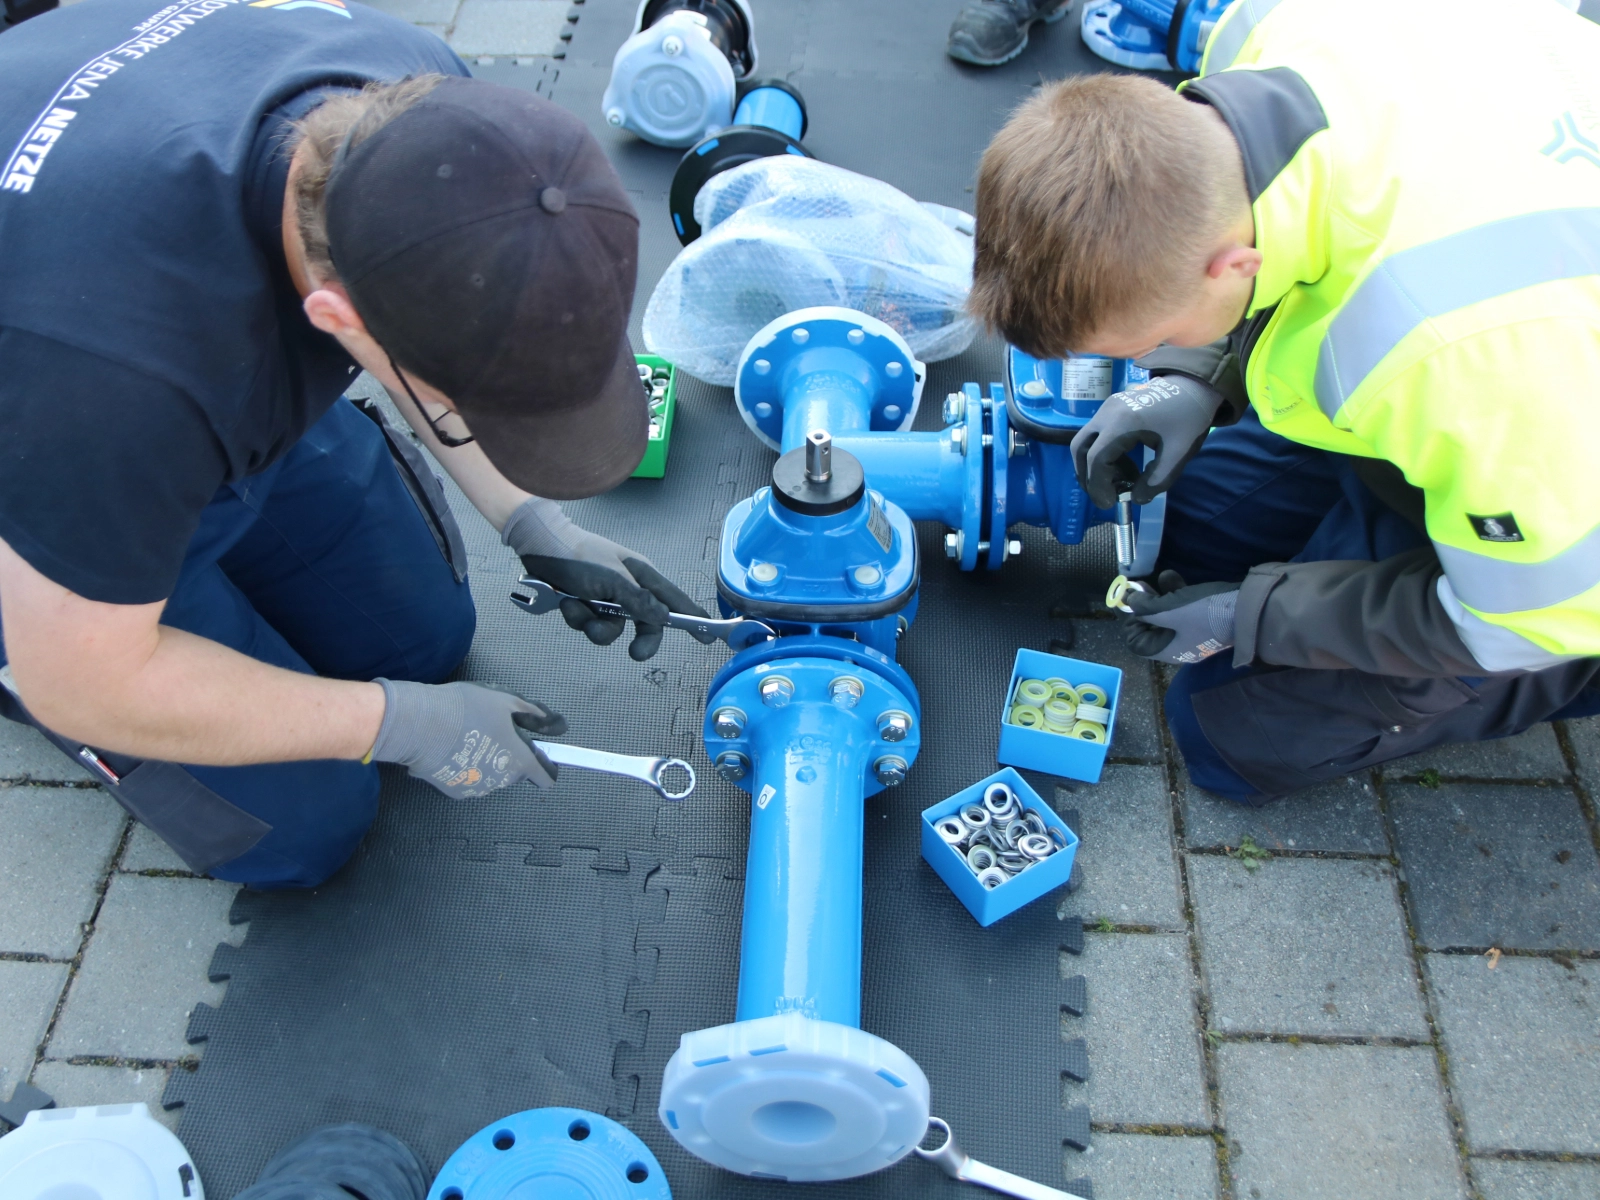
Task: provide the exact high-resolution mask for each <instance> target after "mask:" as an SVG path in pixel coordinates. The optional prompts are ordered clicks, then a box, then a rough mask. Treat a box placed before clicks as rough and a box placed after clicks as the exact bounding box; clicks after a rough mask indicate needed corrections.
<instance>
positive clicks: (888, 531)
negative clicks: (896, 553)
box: [867, 497, 894, 554]
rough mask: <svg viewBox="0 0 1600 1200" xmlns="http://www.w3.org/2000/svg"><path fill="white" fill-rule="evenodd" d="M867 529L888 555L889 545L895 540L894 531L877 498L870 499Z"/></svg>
mask: <svg viewBox="0 0 1600 1200" xmlns="http://www.w3.org/2000/svg"><path fill="white" fill-rule="evenodd" d="M867 529H868V530H869V531H870V532H871V533H872V536H873V537H874V538H876V539H877V542H878V545H880V546H882V547H883V552H884V553H885V554H887V553H888V552H889V544H890V542H892V541H893V540H894V530H893V529H892V528H891V527H890V525H889V518H888V517H886V516H885V515H884V512H883V506H882V505H880V504H879V503H878V501H877V499H876V497H872V498H869V499H868V502H867Z"/></svg>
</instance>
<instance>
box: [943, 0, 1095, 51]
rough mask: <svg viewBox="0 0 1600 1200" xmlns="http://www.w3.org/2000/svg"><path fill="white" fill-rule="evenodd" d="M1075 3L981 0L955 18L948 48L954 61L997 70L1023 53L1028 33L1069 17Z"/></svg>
mask: <svg viewBox="0 0 1600 1200" xmlns="http://www.w3.org/2000/svg"><path fill="white" fill-rule="evenodd" d="M1071 5H1072V0H978V2H977V3H976V4H969V5H967V6H966V7H965V8H963V9H962V10H961V12H960V13H959V14H958V15H957V16H956V19H955V21H954V23H953V24H952V25H951V26H950V42H949V45H947V46H946V47H945V51H946V53H948V54H949V55H950V57H951V58H954V59H959V60H960V61H961V62H968V63H973V64H974V65H976V66H980V67H997V66H999V65H1000V64H1001V63H1003V62H1010V61H1011V60H1012V59H1013V58H1015V57H1016V56H1017V55H1019V54H1021V53H1022V51H1023V49H1024V48H1025V47H1026V46H1027V44H1028V30H1030V29H1031V28H1033V26H1034V24H1035V23H1037V22H1039V21H1043V22H1044V23H1045V24H1046V25H1051V24H1054V23H1055V22H1056V21H1059V20H1060V19H1061V18H1062V17H1064V16H1066V15H1067V9H1068V8H1070V7H1071Z"/></svg>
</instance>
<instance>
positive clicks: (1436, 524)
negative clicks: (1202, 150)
mask: <svg viewBox="0 0 1600 1200" xmlns="http://www.w3.org/2000/svg"><path fill="white" fill-rule="evenodd" d="M1487 62H1493V63H1495V69H1494V70H1493V71H1492V72H1484V71H1475V70H1474V69H1473V68H1474V67H1477V66H1481V65H1482V64H1484V63H1487ZM1239 72H1258V73H1260V74H1257V75H1256V76H1253V77H1251V78H1249V79H1243V80H1241V79H1239V78H1237V74H1236V73H1239ZM1233 84H1244V85H1245V89H1244V90H1246V91H1250V90H1251V89H1252V88H1253V89H1254V90H1255V92H1258V93H1263V94H1266V95H1267V96H1268V99H1267V101H1265V102H1262V103H1256V102H1254V101H1252V104H1253V105H1254V108H1255V109H1256V110H1258V111H1256V112H1255V117H1254V119H1253V123H1252V124H1251V130H1252V131H1245V132H1243V133H1242V132H1241V128H1240V127H1239V126H1238V125H1236V124H1235V121H1234V120H1233V119H1230V120H1229V124H1230V126H1234V131H1235V134H1236V135H1238V136H1240V138H1241V148H1242V149H1243V150H1244V152H1245V158H1246V174H1247V176H1248V175H1250V173H1251V169H1252V163H1253V164H1254V165H1255V167H1256V168H1257V171H1258V174H1266V173H1268V172H1269V171H1275V172H1276V173H1275V174H1273V175H1272V177H1271V178H1270V179H1267V178H1260V179H1255V180H1252V181H1251V182H1252V184H1253V186H1252V188H1251V192H1252V196H1253V198H1254V206H1253V209H1254V216H1255V227H1256V245H1257V247H1258V248H1259V249H1260V251H1261V253H1262V259H1263V262H1262V270H1261V274H1260V276H1259V278H1258V280H1257V282H1256V290H1255V296H1254V299H1253V301H1252V303H1251V308H1250V314H1251V315H1254V314H1255V313H1258V312H1261V311H1263V310H1267V309H1271V308H1272V307H1273V306H1274V305H1276V306H1277V308H1276V311H1275V312H1274V313H1273V314H1272V316H1271V319H1270V320H1269V322H1268V323H1267V325H1266V328H1265V330H1264V332H1263V333H1262V334H1261V336H1260V338H1259V340H1258V341H1257V343H1256V345H1255V347H1254V350H1253V352H1252V354H1251V355H1250V358H1249V363H1248V367H1247V370H1246V375H1245V381H1246V386H1247V388H1248V390H1249V394H1250V400H1251V403H1252V404H1253V405H1254V407H1255V409H1256V411H1257V412H1258V413H1259V414H1260V417H1261V420H1262V421H1263V422H1264V423H1265V424H1266V426H1267V427H1268V428H1269V429H1272V430H1274V431H1275V432H1277V433H1280V434H1282V435H1283V436H1285V437H1288V438H1292V439H1293V440H1295V441H1297V442H1303V443H1305V444H1307V445H1311V446H1318V447H1321V448H1323V449H1326V450H1332V451H1336V452H1338V453H1342V454H1356V455H1366V456H1369V457H1375V458H1383V459H1387V460H1389V461H1390V462H1392V463H1394V464H1395V465H1396V466H1398V467H1399V468H1400V469H1401V470H1402V471H1403V472H1404V473H1405V476H1406V478H1407V479H1408V480H1410V482H1411V483H1412V484H1414V485H1415V486H1417V487H1419V488H1421V489H1422V490H1423V492H1424V494H1425V496H1426V499H1427V523H1428V535H1429V537H1430V538H1431V539H1432V541H1433V544H1434V546H1435V548H1436V549H1437V551H1438V554H1439V559H1440V562H1441V564H1442V565H1443V567H1444V577H1443V578H1442V579H1441V580H1440V583H1439V597H1440V599H1441V601H1442V602H1443V604H1444V606H1445V609H1446V611H1447V612H1449V614H1450V616H1451V618H1452V619H1453V620H1454V622H1455V624H1456V627H1457V629H1458V630H1459V632H1460V634H1461V637H1462V640H1463V641H1464V642H1465V643H1466V645H1467V647H1468V648H1469V649H1470V650H1472V652H1473V654H1474V657H1476V658H1477V659H1478V660H1479V662H1481V663H1482V664H1483V665H1484V666H1485V667H1486V668H1489V669H1491V670H1510V669H1537V668H1539V667H1543V666H1548V665H1551V664H1553V663H1555V662H1559V661H1562V660H1563V659H1565V658H1570V657H1574V656H1592V655H1600V26H1596V25H1595V24H1594V23H1592V22H1590V21H1587V20H1585V19H1583V18H1581V17H1578V16H1576V15H1574V14H1572V13H1569V12H1567V11H1566V10H1565V9H1563V8H1562V7H1561V6H1560V5H1559V4H1556V3H1555V2H1554V0H1448V2H1447V0H1339V2H1338V3H1328V2H1325V0H1239V3H1237V4H1235V5H1234V6H1233V8H1231V9H1230V10H1229V11H1228V13H1227V14H1226V15H1225V16H1224V18H1223V20H1222V21H1221V22H1220V23H1219V24H1218V26H1217V28H1216V30H1215V31H1214V32H1213V34H1212V36H1211V38H1210V41H1209V44H1208V46H1207V50H1206V58H1205V61H1204V63H1203V64H1202V69H1201V78H1200V79H1199V80H1197V81H1195V82H1194V83H1193V84H1192V85H1191V86H1192V87H1193V88H1194V90H1195V91H1196V93H1198V94H1199V95H1201V96H1204V95H1205V94H1206V89H1207V88H1208V87H1212V88H1215V89H1216V90H1217V91H1218V92H1219V93H1220V92H1223V91H1226V89H1227V87H1228V86H1229V85H1233ZM1274 89H1276V90H1274ZM1279 92H1281V93H1282V97H1283V98H1282V99H1280V100H1273V99H1272V97H1273V96H1276V95H1278V93H1279ZM1297 97H1298V99H1297ZM1307 104H1309V105H1310V106H1311V108H1312V109H1315V108H1316V107H1317V106H1320V115H1321V118H1322V123H1321V127H1320V128H1317V127H1316V126H1317V124H1318V122H1317V120H1316V119H1315V114H1313V116H1312V117H1311V118H1307V117H1306V115H1305V112H1304V111H1302V112H1301V116H1300V117H1299V118H1298V130H1299V132H1298V133H1296V132H1295V130H1294V128H1292V127H1295V126H1296V120H1297V119H1296V118H1294V117H1293V116H1292V112H1293V110H1294V109H1295V108H1296V106H1297V105H1298V106H1299V108H1300V109H1301V110H1305V109H1306V105H1307ZM1274 105H1276V106H1277V108H1274ZM1219 110H1221V111H1223V115H1224V116H1225V118H1226V117H1228V115H1229V114H1228V112H1227V110H1226V108H1225V106H1222V105H1219ZM1279 110H1281V111H1282V112H1283V113H1289V114H1291V115H1289V116H1282V115H1274V113H1275V112H1278V111H1279ZM1285 128H1288V132H1287V133H1285V132H1284V130H1285ZM1274 129H1276V130H1277V131H1278V132H1274ZM1302 136H1303V140H1299V139H1300V138H1301V137H1302ZM1274 139H1276V141H1277V145H1276V146H1274V145H1273V144H1272V143H1273V141H1274ZM1247 141H1248V142H1252V143H1254V145H1253V146H1252V145H1246V144H1245V143H1246V142H1247ZM1275 153H1276V155H1277V158H1276V159H1274V157H1273V155H1274V154H1275ZM1262 164H1267V167H1266V169H1265V170H1263V169H1262ZM1258 192H1259V194H1257V193H1258Z"/></svg>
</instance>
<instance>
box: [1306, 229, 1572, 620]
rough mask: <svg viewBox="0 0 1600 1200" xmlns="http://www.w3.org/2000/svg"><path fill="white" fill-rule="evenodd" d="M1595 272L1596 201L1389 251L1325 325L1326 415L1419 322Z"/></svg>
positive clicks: (1320, 387) (1320, 383) (1321, 375)
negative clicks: (1468, 306)
mask: <svg viewBox="0 0 1600 1200" xmlns="http://www.w3.org/2000/svg"><path fill="white" fill-rule="evenodd" d="M1596 274H1600V208H1559V209H1552V210H1550V211H1548V212H1537V213H1527V214H1525V215H1523V216H1519V217H1507V218H1506V219H1505V220H1503V221H1492V222H1490V223H1489V224H1487V225H1478V226H1475V227H1474V228H1472V229H1464V230H1462V231H1461V232H1460V233H1453V234H1451V235H1450V236H1449V237H1443V238H1440V239H1439V240H1438V241H1434V242H1425V243H1423V244H1422V245H1420V246H1413V247H1412V248H1411V249H1409V250H1402V251H1400V252H1399V253H1398V254H1393V255H1391V256H1390V257H1389V258H1387V259H1386V260H1385V261H1384V262H1383V263H1382V264H1380V265H1379V267H1378V269H1377V270H1375V271H1373V272H1372V274H1370V275H1368V276H1367V277H1366V279H1364V280H1362V282H1361V286H1360V287H1358V288H1356V290H1355V294H1354V295H1352V296H1351V297H1350V298H1349V299H1348V300H1346V301H1345V303H1344V307H1343V308H1341V309H1340V310H1339V314H1338V315H1337V316H1336V317H1334V319H1333V324H1331V325H1330V326H1329V327H1328V332H1327V334H1326V335H1325V336H1324V337H1323V339H1322V348H1321V350H1320V351H1319V353H1318V355H1317V377H1316V390H1317V405H1318V407H1320V408H1321V409H1322V411H1323V413H1325V414H1326V415H1327V417H1328V419H1329V420H1330V421H1331V420H1333V418H1334V416H1335V415H1336V414H1337V413H1338V411H1339V410H1340V409H1341V408H1343V407H1344V403H1345V401H1346V400H1348V399H1349V398H1350V394H1351V393H1352V392H1354V391H1355V390H1356V388H1358V387H1360V386H1361V383H1362V381H1363V380H1365V379H1366V377H1367V376H1368V375H1369V374H1371V373H1372V371H1373V370H1374V369H1375V368H1376V367H1377V365H1378V364H1379V363H1380V362H1382V361H1383V359H1384V357H1385V356H1386V355H1387V354H1388V353H1389V351H1391V350H1393V349H1394V348H1395V347H1396V346H1397V345H1399V344H1400V340H1401V339H1402V338H1404V337H1405V336H1406V334H1408V333H1410V332H1411V331H1412V330H1413V329H1415V328H1416V327H1417V326H1418V325H1420V324H1422V322H1424V321H1427V320H1430V319H1431V318H1433V317H1438V316H1442V315H1444V314H1445V313H1447V312H1452V311H1454V310H1455V309H1458V308H1465V307H1466V306H1467V305H1469V304H1476V303H1478V302H1479V301H1480V300H1488V299H1489V298H1490V297H1492V296H1503V295H1505V294H1506V293H1507V292H1514V291H1517V290H1519V289H1521V288H1525V287H1533V286H1534V285H1535V284H1539V283H1549V282H1551V281H1552V280H1556V279H1575V278H1578V277H1579V276H1583V275H1596ZM1468 603H1472V602H1471V601H1468ZM1473 607H1475V608H1476V607H1480V606H1479V605H1476V604H1474V605H1473ZM1518 607H1519V608H1537V607H1538V605H1527V604H1524V605H1519V606H1518Z"/></svg>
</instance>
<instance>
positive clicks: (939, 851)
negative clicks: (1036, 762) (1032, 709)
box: [922, 651, 1098, 926]
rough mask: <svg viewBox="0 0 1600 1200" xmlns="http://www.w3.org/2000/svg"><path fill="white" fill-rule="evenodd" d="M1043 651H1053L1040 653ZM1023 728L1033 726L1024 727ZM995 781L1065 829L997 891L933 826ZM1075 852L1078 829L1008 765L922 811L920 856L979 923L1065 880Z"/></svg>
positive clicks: (980, 796)
mask: <svg viewBox="0 0 1600 1200" xmlns="http://www.w3.org/2000/svg"><path fill="white" fill-rule="evenodd" d="M1024 653H1031V652H1028V651H1025V652H1024ZM1040 657H1041V658H1046V657H1049V656H1048V655H1040ZM1058 661H1059V660H1058ZM1068 661H1070V660H1068ZM1029 678H1031V676H1030V677H1029ZM1084 682H1086V683H1087V682H1098V681H1091V680H1089V678H1088V677H1087V676H1085V677H1084ZM1023 732H1024V733H1031V732H1033V731H1032V730H1023ZM1062 740H1063V741H1064V740H1066V739H1062ZM991 783H1003V784H1005V785H1006V786H1007V787H1009V788H1010V789H1011V790H1012V791H1013V792H1015V793H1016V794H1017V799H1018V800H1020V801H1022V806H1023V807H1024V808H1036V809H1038V810H1039V815H1040V816H1042V817H1043V818H1044V822H1045V824H1046V825H1048V826H1050V827H1051V828H1052V829H1059V830H1061V831H1062V832H1064V833H1065V834H1066V835H1067V844H1066V846H1065V848H1063V849H1061V850H1057V851H1056V852H1055V853H1054V854H1052V855H1051V856H1050V857H1049V858H1047V859H1045V860H1044V861H1043V862H1040V863H1038V864H1036V865H1035V866H1031V867H1029V868H1028V869H1027V870H1026V871H1024V872H1022V873H1021V874H1020V875H1015V876H1013V877H1012V878H1010V879H1008V880H1006V882H1004V883H1002V884H1001V885H1000V886H999V887H997V888H995V889H994V890H993V891H990V890H989V889H988V888H986V887H984V886H983V884H981V883H979V882H978V877H977V876H976V875H974V874H973V872H972V868H971V867H969V866H968V865H967V860H966V859H965V858H963V857H962V855H961V851H959V850H957V849H956V848H955V847H954V846H952V845H950V843H949V842H947V841H945V840H944V839H943V838H942V837H940V836H939V831H938V830H937V829H935V828H934V823H935V822H936V821H938V820H939V818H941V817H948V816H950V815H951V814H952V813H955V812H959V811H960V810H961V808H962V807H963V806H964V805H967V804H981V803H982V802H983V793H984V790H985V789H987V788H988V786H989V785H990V784H991ZM1077 854H1078V835H1077V834H1076V833H1074V832H1073V831H1072V830H1071V829H1068V828H1067V825H1066V822H1064V821H1063V820H1062V819H1061V818H1060V817H1058V816H1056V813H1055V810H1054V809H1052V808H1051V807H1050V806H1049V805H1048V804H1046V803H1045V802H1044V801H1043V800H1042V799H1040V797H1039V793H1038V792H1036V791H1034V790H1033V789H1032V788H1031V787H1029V786H1028V783H1027V781H1026V780H1025V779H1023V778H1022V776H1021V775H1018V774H1017V773H1016V772H1015V771H1013V770H1012V769H1011V768H1010V767H1002V768H1001V769H1000V770H998V771H996V772H995V773H994V774H993V775H990V776H989V777H988V778H987V779H980V780H979V781H978V782H977V783H975V784H973V785H972V786H971V787H969V788H964V789H962V790H961V791H959V792H957V793H956V794H955V795H954V796H951V797H950V799H948V800H942V801H940V802H939V803H938V804H935V805H934V806H933V807H932V808H929V809H925V810H924V811H923V814H922V857H923V858H925V859H927V860H928V865H929V866H930V867H932V868H933V869H934V870H935V871H937V872H938V873H939V878H941V879H943V880H944V881H945V883H946V884H948V885H949V887H950V890H951V891H952V892H954V893H955V894H956V899H957V900H959V901H961V903H962V904H964V905H966V906H967V911H968V912H969V913H971V914H972V916H973V918H974V919H975V920H976V921H977V922H978V924H979V925H985V926H987V925H993V924H994V923H995V922H996V921H998V920H999V919H1000V918H1001V917H1004V916H1006V915H1008V914H1010V913H1014V912H1016V911H1017V909H1019V908H1021V907H1022V906H1023V905H1024V904H1026V903H1028V901H1030V900H1037V899H1038V898H1039V897H1040V896H1042V895H1044V894H1045V893H1046V892H1052V891H1054V890H1055V889H1056V888H1058V887H1060V886H1061V885H1062V884H1064V883H1066V882H1067V879H1068V877H1069V876H1071V874H1072V860H1073V859H1074V858H1076V857H1077Z"/></svg>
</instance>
